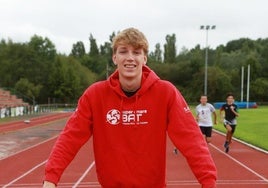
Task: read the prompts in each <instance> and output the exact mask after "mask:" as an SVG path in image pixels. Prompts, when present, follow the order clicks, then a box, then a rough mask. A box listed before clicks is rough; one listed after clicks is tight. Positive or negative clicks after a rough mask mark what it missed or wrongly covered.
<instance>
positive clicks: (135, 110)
mask: <svg viewBox="0 0 268 188" xmlns="http://www.w3.org/2000/svg"><path fill="white" fill-rule="evenodd" d="M137 106H138V94H136V95H135V104H134V115H135V125H134V127H137V126H138V124H137V119H138V118H137Z"/></svg>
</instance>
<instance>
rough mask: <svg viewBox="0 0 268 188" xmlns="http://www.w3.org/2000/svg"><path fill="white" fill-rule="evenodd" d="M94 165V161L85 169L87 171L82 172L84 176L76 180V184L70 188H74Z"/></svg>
mask: <svg viewBox="0 0 268 188" xmlns="http://www.w3.org/2000/svg"><path fill="white" fill-rule="evenodd" d="M94 165H95V161H93V162H92V163H91V164H90V165H89V167H88V168H87V170H86V171H85V172H84V174H83V175H82V176H81V177H80V178H79V179H78V180H77V182H76V183H75V184H74V185H73V186H72V188H76V187H77V186H78V185H79V184H80V183H81V181H82V180H83V179H84V178H85V176H86V175H87V174H88V172H89V171H90V170H91V169H92V168H93V166H94Z"/></svg>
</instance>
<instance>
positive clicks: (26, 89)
mask: <svg viewBox="0 0 268 188" xmlns="http://www.w3.org/2000/svg"><path fill="white" fill-rule="evenodd" d="M41 88H42V86H41V85H40V84H38V85H34V84H33V83H31V82H29V80H28V79H27V78H21V79H20V80H19V81H18V82H17V83H16V84H15V93H16V95H18V96H21V97H22V98H23V99H24V101H29V102H30V103H33V105H34V103H35V99H36V97H37V96H38V95H39V93H40V91H41Z"/></svg>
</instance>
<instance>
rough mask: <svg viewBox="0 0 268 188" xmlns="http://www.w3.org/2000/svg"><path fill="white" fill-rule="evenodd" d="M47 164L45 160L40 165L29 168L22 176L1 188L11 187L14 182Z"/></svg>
mask: <svg viewBox="0 0 268 188" xmlns="http://www.w3.org/2000/svg"><path fill="white" fill-rule="evenodd" d="M46 162H47V160H45V161H43V162H42V163H39V164H38V165H36V166H35V167H33V168H31V169H30V170H28V171H27V172H25V173H24V174H22V175H21V176H19V177H17V178H16V179H14V180H12V181H11V182H9V183H8V184H6V185H4V186H3V187H2V188H6V187H8V186H10V185H12V184H13V183H15V182H16V181H18V180H20V179H22V178H24V177H25V176H27V175H28V174H30V173H31V172H32V171H34V170H35V169H37V168H39V167H40V166H42V165H44V164H45V163H46Z"/></svg>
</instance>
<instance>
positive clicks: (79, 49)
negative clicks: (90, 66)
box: [70, 41, 86, 58]
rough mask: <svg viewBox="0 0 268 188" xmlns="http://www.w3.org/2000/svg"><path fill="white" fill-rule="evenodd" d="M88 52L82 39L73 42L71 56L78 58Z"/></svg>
mask: <svg viewBox="0 0 268 188" xmlns="http://www.w3.org/2000/svg"><path fill="white" fill-rule="evenodd" d="M85 54H86V50H85V46H84V43H83V42H82V41H78V42H77V43H75V44H73V48H72V52H71V54H70V55H71V56H73V57H76V58H82V57H83V56H84V55H85Z"/></svg>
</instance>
